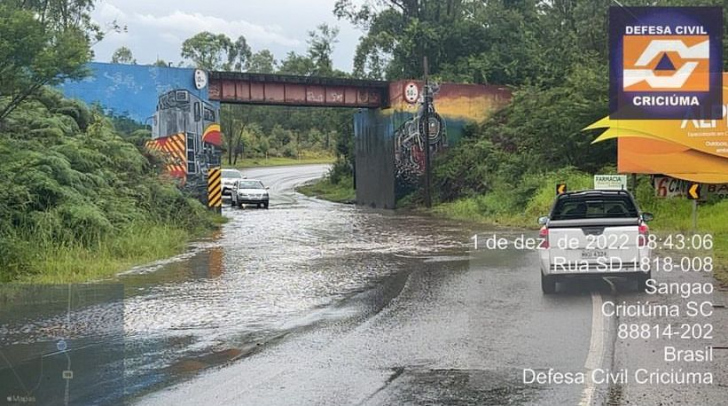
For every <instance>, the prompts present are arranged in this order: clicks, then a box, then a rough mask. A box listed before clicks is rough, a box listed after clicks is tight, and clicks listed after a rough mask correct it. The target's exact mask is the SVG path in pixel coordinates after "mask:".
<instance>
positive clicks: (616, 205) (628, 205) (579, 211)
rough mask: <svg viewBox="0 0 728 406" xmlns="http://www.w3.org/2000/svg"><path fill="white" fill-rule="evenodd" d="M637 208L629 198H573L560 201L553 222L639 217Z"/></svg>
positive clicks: (553, 212)
mask: <svg viewBox="0 0 728 406" xmlns="http://www.w3.org/2000/svg"><path fill="white" fill-rule="evenodd" d="M638 216H639V214H638V213H637V207H635V205H634V203H632V200H631V199H630V198H629V197H627V196H573V197H565V198H562V199H559V201H558V202H557V203H556V206H555V207H554V210H553V211H552V213H551V220H575V219H591V218H633V217H638Z"/></svg>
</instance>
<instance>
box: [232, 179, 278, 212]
mask: <svg viewBox="0 0 728 406" xmlns="http://www.w3.org/2000/svg"><path fill="white" fill-rule="evenodd" d="M269 200H270V196H269V194H268V187H266V186H264V185H263V182H261V181H259V180H257V179H241V180H238V181H237V182H236V183H235V187H234V188H233V190H232V205H233V206H239V207H243V205H244V204H254V205H256V206H258V207H263V208H265V209H267V208H268V201H269Z"/></svg>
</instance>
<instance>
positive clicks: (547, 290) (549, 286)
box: [541, 274, 556, 295]
mask: <svg viewBox="0 0 728 406" xmlns="http://www.w3.org/2000/svg"><path fill="white" fill-rule="evenodd" d="M541 291H542V292H543V293H544V294H546V295H551V294H554V293H556V278H555V277H553V276H546V275H544V274H541Z"/></svg>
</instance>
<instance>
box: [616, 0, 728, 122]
mask: <svg viewBox="0 0 728 406" xmlns="http://www.w3.org/2000/svg"><path fill="white" fill-rule="evenodd" d="M722 17H723V12H722V9H721V8H720V7H617V6H614V7H610V9H609V49H610V56H609V59H610V99H609V102H610V117H611V118H613V119H621V120H645V119H653V120H654V119H672V120H676V119H677V120H680V119H684V118H695V119H718V118H720V116H721V114H722V96H723V95H722V90H721V88H722V80H723V78H722V75H721V74H722V67H723V56H722V51H723V44H722V37H723V18H722Z"/></svg>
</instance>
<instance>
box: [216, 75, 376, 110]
mask: <svg viewBox="0 0 728 406" xmlns="http://www.w3.org/2000/svg"><path fill="white" fill-rule="evenodd" d="M209 77H210V82H209V87H208V89H209V97H210V100H215V101H219V102H221V103H233V104H263V105H283V106H317V107H354V108H357V107H358V108H386V107H389V82H383V81H374V80H356V79H341V78H324V77H315V76H292V75H273V74H258V73H242V72H210V75H209Z"/></svg>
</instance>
